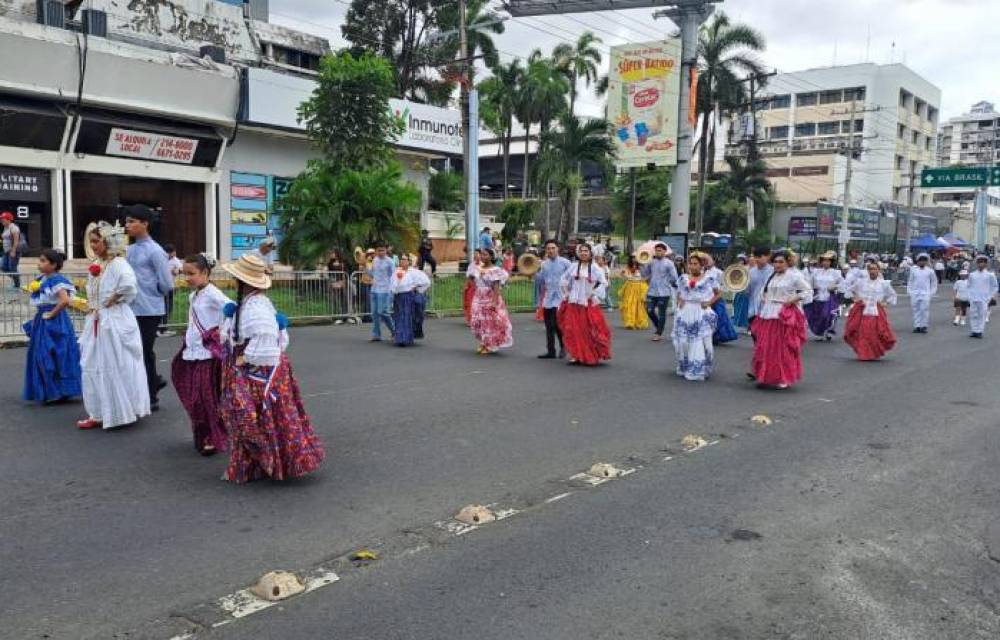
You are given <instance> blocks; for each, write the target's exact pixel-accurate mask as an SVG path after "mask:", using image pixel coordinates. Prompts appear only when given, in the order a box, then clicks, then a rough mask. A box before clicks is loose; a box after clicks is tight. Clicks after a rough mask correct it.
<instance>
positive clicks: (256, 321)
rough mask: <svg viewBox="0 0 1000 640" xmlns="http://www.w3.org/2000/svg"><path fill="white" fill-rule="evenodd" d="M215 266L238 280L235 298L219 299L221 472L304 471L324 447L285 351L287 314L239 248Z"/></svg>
mask: <svg viewBox="0 0 1000 640" xmlns="http://www.w3.org/2000/svg"><path fill="white" fill-rule="evenodd" d="M223 268H224V269H225V270H226V271H228V272H229V274H230V275H232V276H233V277H234V278H236V280H237V283H238V289H237V302H235V303H231V304H229V305H226V310H225V314H226V316H227V321H226V322H225V323H224V325H223V331H222V333H223V339H224V341H225V342H226V343H227V344H229V345H230V349H231V352H230V357H229V359H228V360H227V362H226V364H225V365H224V366H223V370H222V393H221V395H220V404H221V407H222V416H223V424H224V426H225V429H226V432H227V433H228V434H229V443H228V444H229V466H228V467H227V469H226V473H225V475H224V476H223V478H224V479H225V480H228V481H230V482H234V483H237V484H242V483H244V482H249V481H251V480H259V479H262V478H270V479H272V480H286V479H288V478H297V477H299V476H303V475H306V474H308V473H311V472H313V471H315V470H316V469H317V468H319V466H320V464H321V463H322V462H323V458H324V457H325V454H324V451H323V445H322V444H321V443H320V441H319V438H317V437H316V434H315V433H313V428H312V422H311V421H310V419H309V415H308V414H307V413H306V411H305V408H304V407H303V405H302V396H301V394H300V393H299V383H298V381H297V380H296V379H295V375H294V373H293V372H292V365H291V363H290V362H289V360H288V356H287V355H286V354H285V349H286V348H287V347H288V332H287V331H286V330H285V326H287V320H286V319H285V318H284V317H283V316H279V314H277V313H276V312H275V310H274V305H273V304H272V303H271V301H270V300H269V299H268V297H267V293H266V292H267V290H268V289H270V288H271V277H270V276H269V275H268V274H267V264H266V263H265V262H264V261H263V260H261V259H260V258H259V257H258V256H255V255H252V254H247V255H244V256H242V257H240V259H239V260H238V261H236V262H234V263H230V264H227V265H225V266H224V267H223Z"/></svg>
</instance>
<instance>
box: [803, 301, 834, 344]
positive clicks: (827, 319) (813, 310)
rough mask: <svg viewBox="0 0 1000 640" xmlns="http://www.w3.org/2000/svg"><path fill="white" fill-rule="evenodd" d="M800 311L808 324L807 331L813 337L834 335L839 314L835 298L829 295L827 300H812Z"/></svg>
mask: <svg viewBox="0 0 1000 640" xmlns="http://www.w3.org/2000/svg"><path fill="white" fill-rule="evenodd" d="M802 309H803V311H805V314H806V321H807V322H808V323H809V331H810V332H812V334H813V335H814V336H816V337H817V338H824V337H826V336H827V335H833V334H834V333H836V328H837V315H838V314H839V312H840V303H839V302H838V301H837V298H836V297H834V296H832V295H831V296H830V298H829V299H828V300H813V301H812V302H810V303H809V304H807V305H805V306H803V308H802Z"/></svg>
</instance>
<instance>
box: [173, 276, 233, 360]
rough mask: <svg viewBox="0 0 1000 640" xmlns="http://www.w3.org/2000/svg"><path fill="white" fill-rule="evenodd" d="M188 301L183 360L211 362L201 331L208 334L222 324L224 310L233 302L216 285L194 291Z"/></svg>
mask: <svg viewBox="0 0 1000 640" xmlns="http://www.w3.org/2000/svg"><path fill="white" fill-rule="evenodd" d="M188 300H189V301H190V302H189V306H188V309H189V311H188V327H187V333H185V334H184V353H182V354H181V358H182V359H184V360H187V361H189V362H191V361H196V360H211V359H212V354H211V353H209V351H208V349H206V348H205V346H204V345H203V344H202V339H201V331H205V332H208V331H211V330H212V329H214V328H215V327H218V326H220V325H221V324H222V320H223V316H222V309H223V307H225V306H226V305H227V304H229V303H230V302H231V300H230V299H229V298H227V297H226V294H224V293H222V292H221V291H219V288H218V287H216V286H215V285H214V284H209V285H206V286H205V287H204V288H203V289H198V290H196V291H192V292H191V295H190V296H189V297H188ZM195 318H197V319H198V323H200V324H201V330H199V329H198V327H197V326H196V323H195Z"/></svg>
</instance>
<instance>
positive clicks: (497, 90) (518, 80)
mask: <svg viewBox="0 0 1000 640" xmlns="http://www.w3.org/2000/svg"><path fill="white" fill-rule="evenodd" d="M523 78H524V67H522V66H521V61H520V60H518V59H514V60H511V62H510V63H509V64H507V65H503V64H501V65H498V66H496V67H494V68H493V75H492V76H490V77H489V78H487V79H486V80H484V81H483V82H481V83H479V95H480V105H479V113H480V117H481V118H482V120H483V124H485V125H486V126H487V127H489V128H490V129H492V130H493V131H494V132H495V133H496V134H497V135H498V136H500V152H501V153H502V154H503V196H504V199H507V198H508V197H510V147H511V144H512V143H513V138H514V118H515V116H516V113H517V108H518V102H517V92H518V90H519V88H520V86H521V84H522V82H523Z"/></svg>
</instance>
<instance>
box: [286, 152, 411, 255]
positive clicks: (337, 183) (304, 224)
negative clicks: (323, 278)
mask: <svg viewBox="0 0 1000 640" xmlns="http://www.w3.org/2000/svg"><path fill="white" fill-rule="evenodd" d="M402 178H403V170H402V168H401V167H400V166H399V165H398V164H396V163H390V164H386V165H384V166H381V167H378V168H376V169H368V170H362V171H356V170H353V169H343V168H340V167H338V166H333V165H330V164H327V163H323V162H314V163H312V164H311V165H310V166H309V168H308V169H306V171H305V172H304V173H303V174H301V175H300V176H299V177H298V178H296V180H295V182H294V183H293V184H292V187H291V190H290V192H289V194H288V195H287V196H286V197H285V198H284V199H283V200H282V207H283V208H284V215H283V216H282V227H283V230H284V238H283V239H282V242H281V247H280V253H281V257H282V260H284V261H287V262H290V263H292V264H293V265H295V266H296V267H297V268H300V269H313V268H315V267H316V265H317V264H318V263H320V262H321V261H323V260H324V259H325V258H326V256H327V254H328V253H329V252H330V251H331V250H333V249H340V250H341V251H342V252H343V253H344V255H349V254H350V252H351V249H352V248H353V247H355V246H358V245H360V246H363V247H370V246H371V245H372V243H373V242H375V241H376V240H384V241H386V242H387V243H389V244H391V245H393V246H394V247H399V248H401V249H402V250H404V251H411V252H412V251H414V250H415V249H416V246H417V243H418V238H419V233H420V229H419V221H418V214H419V211H420V205H421V197H422V196H421V193H420V190H419V189H417V188H416V187H414V186H413V185H412V184H408V183H404V182H403V180H402Z"/></svg>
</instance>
